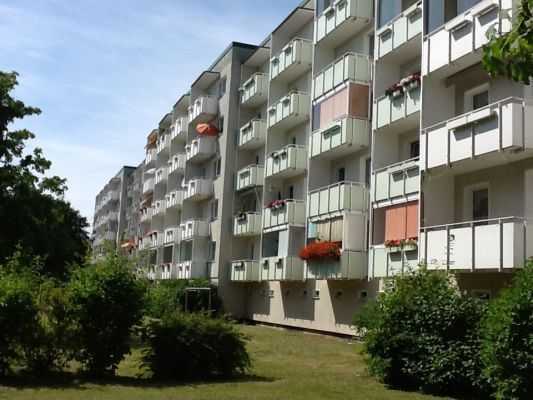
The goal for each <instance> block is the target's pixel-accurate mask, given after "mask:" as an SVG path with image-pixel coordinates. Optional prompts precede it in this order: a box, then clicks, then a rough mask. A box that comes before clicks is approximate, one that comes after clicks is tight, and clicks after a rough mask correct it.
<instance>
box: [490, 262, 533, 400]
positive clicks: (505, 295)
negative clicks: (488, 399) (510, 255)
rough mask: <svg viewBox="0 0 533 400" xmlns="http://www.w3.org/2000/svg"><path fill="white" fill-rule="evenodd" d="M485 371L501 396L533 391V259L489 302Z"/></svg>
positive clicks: (520, 395)
mask: <svg viewBox="0 0 533 400" xmlns="http://www.w3.org/2000/svg"><path fill="white" fill-rule="evenodd" d="M481 336H482V341H483V342H482V343H483V344H482V352H481V355H482V360H483V364H484V370H483V372H484V375H485V376H486V378H487V379H488V381H489V383H490V384H491V386H492V387H493V388H494V390H495V395H496V398H497V399H502V400H503V399H531V395H532V393H533V262H530V263H529V265H528V266H527V267H526V268H524V270H523V271H520V272H518V273H517V275H516V277H515V278H514V280H513V285H512V286H511V287H510V288H509V289H506V290H504V291H503V292H502V293H501V295H500V296H499V297H498V298H497V299H495V300H494V301H493V302H492V303H491V304H490V306H489V309H488V312H487V316H486V318H485V319H484V321H483V324H482V334H481Z"/></svg>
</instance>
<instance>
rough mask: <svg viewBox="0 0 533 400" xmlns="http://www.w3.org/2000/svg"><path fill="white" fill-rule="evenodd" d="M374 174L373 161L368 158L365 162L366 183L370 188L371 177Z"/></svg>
mask: <svg viewBox="0 0 533 400" xmlns="http://www.w3.org/2000/svg"><path fill="white" fill-rule="evenodd" d="M371 174H372V160H371V159H370V158H367V159H366V161H365V183H366V184H367V185H368V186H370V177H371Z"/></svg>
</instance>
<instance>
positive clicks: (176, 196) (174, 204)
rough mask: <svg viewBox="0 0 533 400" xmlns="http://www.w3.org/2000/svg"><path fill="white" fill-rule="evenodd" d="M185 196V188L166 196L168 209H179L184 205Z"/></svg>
mask: <svg viewBox="0 0 533 400" xmlns="http://www.w3.org/2000/svg"><path fill="white" fill-rule="evenodd" d="M184 197H185V191H184V190H174V191H172V192H170V193H168V194H167V195H166V196H165V200H166V202H167V211H170V210H179V209H181V207H182V206H183V199H184Z"/></svg>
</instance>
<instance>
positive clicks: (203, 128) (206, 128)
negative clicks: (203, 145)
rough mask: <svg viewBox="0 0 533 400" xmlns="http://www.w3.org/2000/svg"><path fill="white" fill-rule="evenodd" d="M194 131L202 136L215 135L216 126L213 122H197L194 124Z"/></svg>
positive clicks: (216, 131) (216, 132)
mask: <svg viewBox="0 0 533 400" xmlns="http://www.w3.org/2000/svg"><path fill="white" fill-rule="evenodd" d="M196 132H197V133H198V134H199V135H204V136H217V135H218V128H217V127H216V126H215V125H213V124H198V125H196Z"/></svg>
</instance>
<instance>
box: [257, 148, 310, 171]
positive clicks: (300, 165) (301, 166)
mask: <svg viewBox="0 0 533 400" xmlns="http://www.w3.org/2000/svg"><path fill="white" fill-rule="evenodd" d="M306 169H307V150H306V148H305V147H304V146H299V145H295V144H290V145H287V146H285V147H283V148H282V149H281V150H278V151H275V152H273V153H272V154H270V155H269V156H268V158H267V162H266V176H267V177H271V176H272V177H277V178H290V177H293V176H297V175H301V174H303V173H304V172H305V170H306Z"/></svg>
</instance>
